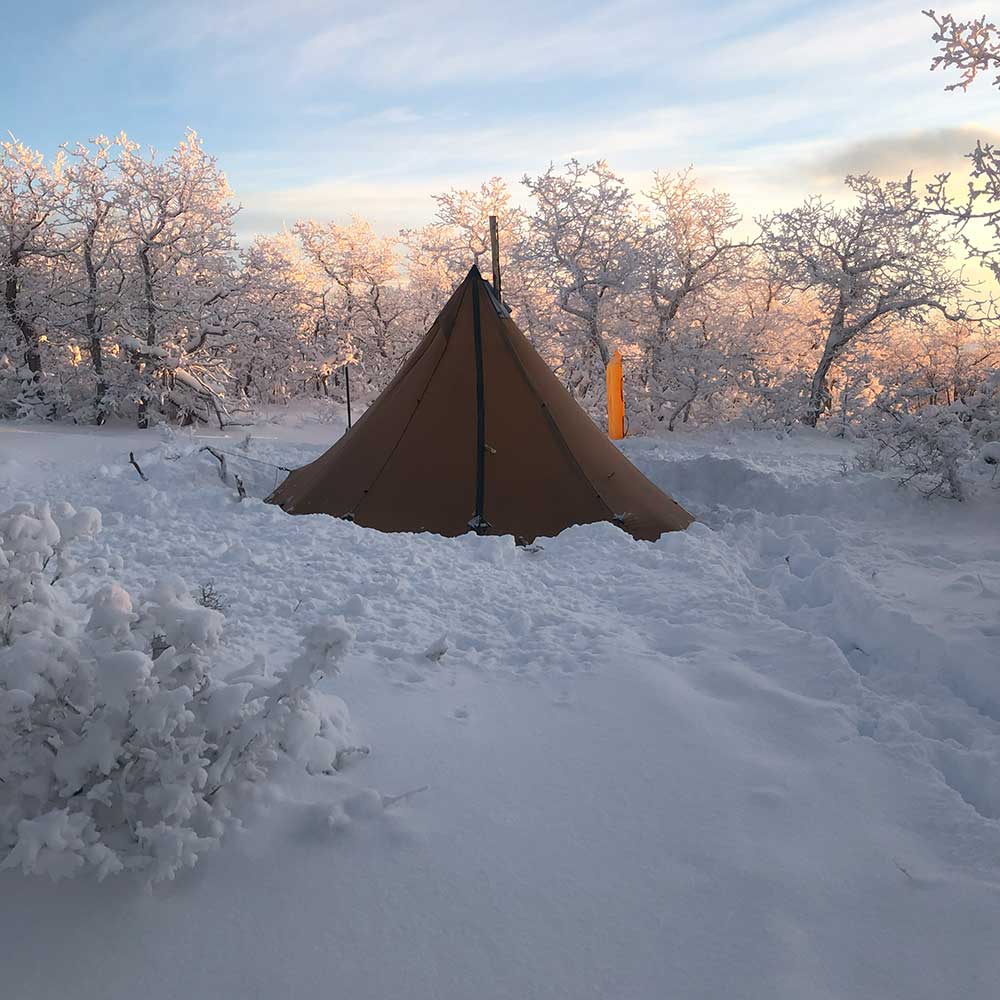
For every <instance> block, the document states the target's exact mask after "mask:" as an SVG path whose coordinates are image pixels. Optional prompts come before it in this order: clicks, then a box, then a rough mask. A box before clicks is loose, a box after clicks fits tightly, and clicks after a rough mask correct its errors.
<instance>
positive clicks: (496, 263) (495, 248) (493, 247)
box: [490, 215, 503, 302]
mask: <svg viewBox="0 0 1000 1000" xmlns="http://www.w3.org/2000/svg"><path fill="white" fill-rule="evenodd" d="M490 254H491V255H492V257H493V291H494V292H496V293H497V301H498V302H503V295H502V294H501V292H500V231H499V229H498V227H497V217H496V216H495V215H491V216H490Z"/></svg>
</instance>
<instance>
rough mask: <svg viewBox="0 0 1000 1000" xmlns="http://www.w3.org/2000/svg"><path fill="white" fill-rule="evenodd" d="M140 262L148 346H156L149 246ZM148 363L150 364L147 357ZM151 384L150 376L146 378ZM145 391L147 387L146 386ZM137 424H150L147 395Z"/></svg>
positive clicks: (142, 403)
mask: <svg viewBox="0 0 1000 1000" xmlns="http://www.w3.org/2000/svg"><path fill="white" fill-rule="evenodd" d="M139 263H140V264H141V265H142V294H143V301H144V304H145V306H146V346H147V347H155V346H156V303H155V302H154V301H153V271H152V268H151V266H150V263H149V247H148V246H143V248H142V249H141V250H140V251H139ZM145 364H146V365H148V364H149V360H148V358H147V360H146V362H145ZM145 383H146V386H148V384H149V379H148V377H147V378H146V379H145ZM144 392H145V388H144ZM137 424H138V426H139V427H140V428H142V429H143V430H145V429H146V428H147V427H148V426H149V403H148V400H147V398H146V396H145V394H144V395H143V397H142V398H141V399H140V400H139V417H138V420H137Z"/></svg>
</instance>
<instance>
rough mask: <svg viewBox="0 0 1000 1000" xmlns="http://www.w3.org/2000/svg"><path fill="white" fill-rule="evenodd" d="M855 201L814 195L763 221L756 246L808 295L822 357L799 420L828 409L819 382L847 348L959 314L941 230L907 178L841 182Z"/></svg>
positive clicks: (810, 420)
mask: <svg viewBox="0 0 1000 1000" xmlns="http://www.w3.org/2000/svg"><path fill="white" fill-rule="evenodd" d="M846 183H847V186H848V187H849V188H850V190H851V192H852V193H853V195H854V199H855V202H854V205H853V206H851V207H850V208H847V209H839V208H837V207H835V206H834V205H833V204H831V203H830V202H827V201H824V200H823V199H821V198H816V197H813V198H808V199H807V200H806V201H805V202H804V203H803V204H802V205H801V206H799V207H798V208H795V209H792V210H790V211H786V212H778V213H776V214H775V215H772V216H770V217H769V218H766V219H764V220H763V221H762V223H761V226H762V240H763V245H764V247H765V248H766V251H767V253H768V255H769V257H770V259H771V261H772V262H773V264H774V266H775V267H776V269H777V270H778V271H779V273H781V274H782V275H783V276H784V278H785V279H786V280H787V282H788V283H789V284H790V285H791V286H793V287H795V288H798V289H800V290H803V291H807V292H809V293H810V294H811V296H812V297H813V298H814V299H815V301H816V303H817V305H818V307H819V311H820V315H821V317H822V327H821V328H820V330H819V333H820V339H821V343H822V353H821V354H820V356H819V360H818V362H817V364H816V367H815V369H814V371H813V373H812V376H811V379H810V388H809V396H808V401H807V405H806V411H805V414H804V416H803V420H804V421H805V422H806V423H807V424H809V425H811V426H815V425H816V422H817V421H818V419H819V417H820V415H821V414H822V413H823V412H824V411H825V410H828V409H829V404H830V388H829V385H828V381H827V380H828V376H829V373H830V369H831V367H832V366H833V365H834V364H835V363H836V361H837V360H838V358H839V357H840V356H841V355H842V354H843V352H844V350H845V348H847V346H848V345H849V344H852V343H853V342H854V341H856V340H858V339H859V338H867V339H871V338H875V337H878V336H880V335H883V334H885V332H886V331H887V330H888V328H889V326H890V325H891V324H892V323H893V322H895V321H900V320H906V319H909V318H912V317H917V316H922V315H926V314H928V313H929V312H934V311H936V312H939V313H941V314H942V315H946V316H949V317H952V318H959V317H961V316H962V315H963V314H964V311H965V307H964V306H963V305H962V299H963V296H964V295H965V294H966V293H968V292H969V291H970V288H969V286H968V285H967V283H966V282H965V280H964V279H963V278H962V276H961V275H960V274H959V273H957V272H956V271H955V269H954V265H953V263H952V259H951V258H952V250H951V244H950V240H949V237H948V234H947V232H946V231H945V227H944V225H943V224H942V223H941V221H940V220H937V219H935V218H933V217H931V216H929V215H928V213H927V212H926V211H924V210H923V206H922V204H921V200H920V197H919V196H918V194H917V193H916V191H915V188H914V184H913V180H912V178H907V180H905V181H888V182H883V181H880V180H877V179H876V178H874V177H871V176H869V175H864V176H860V177H854V176H852V177H848V178H847V181H846Z"/></svg>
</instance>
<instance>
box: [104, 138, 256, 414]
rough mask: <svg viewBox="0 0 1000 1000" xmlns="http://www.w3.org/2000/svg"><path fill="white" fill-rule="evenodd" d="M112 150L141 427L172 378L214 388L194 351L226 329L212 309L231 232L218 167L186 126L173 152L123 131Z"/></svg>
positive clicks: (223, 285) (232, 210)
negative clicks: (117, 149) (127, 253)
mask: <svg viewBox="0 0 1000 1000" xmlns="http://www.w3.org/2000/svg"><path fill="white" fill-rule="evenodd" d="M123 143H124V145H123V149H122V153H121V156H120V157H119V171H120V175H121V176H120V186H121V187H120V190H121V205H122V212H123V224H124V226H125V228H126V230H127V232H128V235H129V239H130V244H131V247H130V248H131V252H132V255H133V261H134V265H135V266H134V267H133V269H132V281H131V283H130V286H129V291H128V299H127V308H126V310H125V314H124V316H123V320H122V323H123V327H124V329H125V331H126V333H127V334H128V337H127V341H126V343H127V346H128V349H129V351H130V354H131V356H132V361H133V365H134V368H135V372H136V376H137V384H136V397H137V407H138V414H139V417H138V420H139V426H140V427H145V426H146V425H147V423H148V407H149V403H150V401H151V400H152V399H154V398H159V399H161V400H165V399H166V398H167V397H169V395H170V393H171V390H172V389H173V388H174V387H175V385H176V382H177V381H178V378H179V380H180V381H181V383H182V386H184V387H186V388H188V389H190V390H191V391H193V392H194V393H195V394H196V395H200V396H203V397H208V398H211V397H212V396H213V394H214V392H215V387H214V386H213V384H212V381H211V380H210V378H209V377H207V373H206V372H204V371H202V372H192V371H191V370H190V368H191V364H190V362H191V360H192V359H191V357H190V356H191V355H193V354H195V352H202V351H203V350H204V348H205V347H206V344H207V340H208V338H209V337H212V336H219V335H225V333H226V331H224V330H221V329H219V327H218V324H217V322H216V321H215V319H216V316H215V313H216V310H215V309H214V307H215V306H216V304H217V303H218V302H219V301H220V299H222V298H224V297H226V296H227V295H228V294H229V288H228V285H229V282H230V279H231V262H232V255H233V253H234V251H235V237H234V235H233V228H232V221H233V217H234V216H235V215H236V212H237V211H238V209H237V208H236V207H234V206H233V205H232V204H231V192H230V190H229V185H228V183H227V181H226V177H225V175H224V174H223V173H222V171H221V170H220V169H219V167H218V165H217V163H216V161H215V159H214V157H212V156H210V155H209V154H208V153H206V152H205V150H204V148H203V146H202V143H201V140H200V139H199V138H198V135H197V134H196V133H195V132H193V131H190V132H188V134H187V136H186V137H185V138H184V139H183V140H182V141H181V142H180V143H179V144H178V145H177V148H176V149H175V150H174V151H173V153H171V155H170V156H168V157H166V158H165V159H163V160H160V159H159V158H158V157H157V156H156V153H155V151H153V150H148V151H146V152H143V151H141V150H140V148H139V147H138V145H136V144H135V143H127V142H125V140H124V139H123Z"/></svg>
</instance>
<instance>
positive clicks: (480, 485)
mask: <svg viewBox="0 0 1000 1000" xmlns="http://www.w3.org/2000/svg"><path fill="white" fill-rule="evenodd" d="M477 274H478V272H477ZM481 280H482V279H481V278H479V277H476V278H475V279H474V280H473V282H472V337H473V344H474V347H475V351H476V512H475V514H474V515H473V517H472V520H471V521H470V522H469V527H470V528H472V530H473V531H475V533H476V534H477V535H485V534H487V533H488V532H489V530H490V526H489V524H488V523H487V521H486V518H485V517H483V510H484V508H485V506H486V398H485V397H486V387H485V383H484V378H483V328H482V322H481V320H480V313H479V282H480V281H481Z"/></svg>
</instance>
